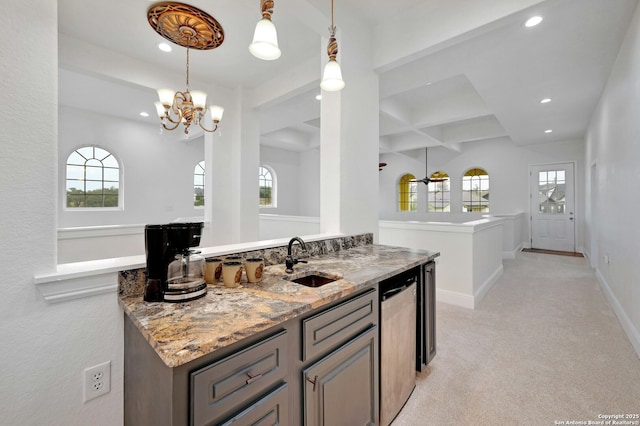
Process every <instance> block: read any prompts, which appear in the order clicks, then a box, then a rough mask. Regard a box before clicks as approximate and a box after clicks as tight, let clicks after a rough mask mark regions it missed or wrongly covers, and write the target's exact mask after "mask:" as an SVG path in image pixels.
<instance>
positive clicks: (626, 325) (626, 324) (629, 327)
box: [596, 269, 640, 358]
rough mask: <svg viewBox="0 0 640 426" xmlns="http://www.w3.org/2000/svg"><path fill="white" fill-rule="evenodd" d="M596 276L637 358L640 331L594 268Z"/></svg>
mask: <svg viewBox="0 0 640 426" xmlns="http://www.w3.org/2000/svg"><path fill="white" fill-rule="evenodd" d="M596 277H597V278H598V281H599V282H600V287H601V288H602V291H603V292H604V295H605V296H606V298H607V300H608V301H609V304H610V305H611V307H612V308H613V312H615V314H616V316H617V317H618V321H619V322H620V325H621V326H622V329H623V330H624V332H625V333H626V334H627V337H628V338H629V341H630V342H631V346H633V349H635V351H636V354H637V355H638V358H640V332H638V329H636V328H635V326H634V325H633V323H632V322H631V319H630V318H629V317H628V316H627V313H626V312H625V311H624V309H622V305H621V304H620V302H619V301H618V298H617V297H616V296H615V294H613V291H612V290H611V287H610V286H609V283H608V282H607V280H606V279H605V278H604V276H603V275H602V274H601V273H600V270H599V269H596Z"/></svg>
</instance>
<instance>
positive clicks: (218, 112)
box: [209, 105, 224, 122]
mask: <svg viewBox="0 0 640 426" xmlns="http://www.w3.org/2000/svg"><path fill="white" fill-rule="evenodd" d="M209 111H211V119H212V120H213V121H214V122H216V121H221V120H222V113H223V112H224V108H222V107H221V106H218V105H210V106H209Z"/></svg>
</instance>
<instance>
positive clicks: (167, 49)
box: [158, 43, 171, 52]
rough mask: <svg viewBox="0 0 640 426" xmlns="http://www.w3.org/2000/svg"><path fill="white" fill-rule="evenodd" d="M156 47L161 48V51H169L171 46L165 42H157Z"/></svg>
mask: <svg viewBox="0 0 640 426" xmlns="http://www.w3.org/2000/svg"><path fill="white" fill-rule="evenodd" d="M158 49H160V50H162V51H163V52H171V46H169V45H168V44H167V43H158Z"/></svg>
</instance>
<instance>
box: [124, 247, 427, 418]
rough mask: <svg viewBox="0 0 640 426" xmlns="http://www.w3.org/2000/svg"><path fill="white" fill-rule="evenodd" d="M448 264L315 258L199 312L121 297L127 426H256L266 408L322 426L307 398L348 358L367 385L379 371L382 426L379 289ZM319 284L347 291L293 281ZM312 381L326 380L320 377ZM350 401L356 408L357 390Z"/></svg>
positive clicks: (339, 255) (373, 256)
mask: <svg viewBox="0 0 640 426" xmlns="http://www.w3.org/2000/svg"><path fill="white" fill-rule="evenodd" d="M438 255H439V253H436V252H431V251H425V250H411V249H406V248H399V247H389V246H380V245H374V244H368V245H364V246H360V247H354V248H349V249H348V250H342V251H338V252H335V253H331V254H326V255H320V256H317V257H311V258H309V259H308V261H309V263H308V264H298V265H296V266H295V268H294V269H295V270H294V273H293V274H287V273H285V270H284V265H280V264H278V265H271V266H267V267H266V268H265V274H264V276H263V279H262V282H260V283H256V284H251V283H247V282H244V281H243V282H242V284H241V286H240V287H238V288H226V287H223V286H219V285H211V286H209V287H208V292H207V295H206V296H205V297H204V298H201V299H198V300H194V301H191V302H187V303H177V304H172V303H148V302H144V301H143V300H142V297H141V294H135V293H130V294H121V296H120V303H121V304H122V306H123V308H124V311H125V314H126V318H125V423H127V424H134V423H135V422H136V421H139V419H141V418H145V419H146V420H150V419H153V422H154V424H168V425H178V424H214V423H218V422H219V421H222V419H223V418H225V419H226V418H229V419H234V418H235V417H237V416H240V417H238V418H241V419H243V420H242V421H245V422H246V421H247V419H250V418H252V417H251V416H252V415H253V414H252V413H253V412H254V411H256V410H257V407H259V408H262V409H264V408H265V407H266V408H267V409H266V412H267V413H271V414H270V415H273V416H275V417H274V418H276V419H278V422H280V424H287V422H288V423H289V424H298V423H302V422H303V421H302V420H299V419H303V420H304V423H307V424H315V423H314V419H317V418H319V417H318V416H320V417H322V415H323V412H324V410H323V408H322V407H321V406H318V404H320V405H322V404H326V403H327V401H323V400H322V399H321V398H320V399H318V398H313V397H311V398H307V397H305V396H302V397H301V398H298V397H295V395H297V394H300V393H301V392H300V390H302V391H303V393H305V392H306V387H307V385H308V386H312V389H311V388H310V389H309V393H314V394H318V393H316V392H315V390H316V385H318V384H319V385H320V386H322V385H323V384H322V383H321V380H322V377H321V376H322V368H321V367H322V365H321V363H320V361H323V360H325V359H326V360H328V361H330V362H328V364H327V363H325V365H333V364H335V365H336V366H337V365H340V363H341V362H342V361H340V360H341V358H340V356H343V357H344V359H345V361H346V362H349V365H354V366H356V367H358V366H360V367H358V368H355V369H354V372H353V374H354V375H355V376H359V375H361V373H362V372H363V371H370V374H369V376H368V377H369V380H368V381H367V383H366V385H364V386H366V387H367V389H369V388H370V391H371V392H372V393H371V395H369V396H370V398H369V396H368V395H365V398H363V399H362V406H363V407H364V408H365V409H363V410H362V411H367V412H368V414H367V416H369V417H370V418H371V419H372V420H373V423H376V422H377V420H376V419H377V415H378V413H377V410H378V399H377V391H378V390H377V386H378V385H377V378H378V375H377V369H378V365H377V364H378V335H377V334H378V330H377V323H378V315H379V314H378V294H377V285H378V283H379V282H380V281H382V280H385V279H387V278H390V277H393V276H395V275H397V274H399V273H402V272H404V271H407V270H409V269H411V268H414V267H417V266H420V265H424V264H426V263H429V262H432V261H433V260H434V259H435V257H437V256H438ZM310 272H314V273H320V274H322V275H325V276H331V277H333V278H335V281H333V282H330V283H328V284H325V285H324V286H321V287H317V288H311V287H306V286H303V285H299V284H296V283H293V282H291V281H290V279H291V278H295V277H299V276H302V275H306V274H308V273H310ZM314 327H315V328H314ZM332 328H333V329H332ZM309 339H311V340H309ZM313 339H316V341H313ZM340 351H341V352H340ZM341 354H342V355H341ZM254 355H255V356H254ZM354 357H355V358H354ZM358 360H361V361H362V362H360V361H358ZM365 361H366V362H365ZM345 365H347V364H343V367H344V366H345ZM367 369H368V370H367ZM258 370H261V371H260V372H258ZM262 370H264V371H262ZM306 370H310V371H311V372H312V373H314V372H317V371H320V372H321V373H320V374H315V373H314V374H312V375H311V376H308V375H306V373H305V371H306ZM330 370H331V371H334V372H335V368H331V369H330ZM229 371H231V372H232V373H233V371H237V372H238V374H237V375H236V376H234V375H233V374H231V375H230V376H225V377H223V378H222V379H220V381H218V382H216V380H218V379H217V376H216V375H217V374H218V373H220V372H223V373H224V372H229ZM301 373H302V374H301ZM347 373H348V371H347ZM355 376H354V377H355ZM239 377H242V378H241V379H240V378H239ZM309 377H310V378H311V379H309ZM345 377H346V378H347V379H348V380H347V381H348V382H351V381H352V380H351V379H352V377H351V376H349V375H348V374H347V375H346V376H345ZM238 380H239V382H238ZM303 381H304V382H305V383H303ZM236 382H238V383H239V384H238V385H235V384H234V383H236ZM212 383H214V384H213V385H212ZM216 383H217V384H216ZM201 384H202V388H199V386H200V385H201ZM343 384H344V383H343ZM325 385H326V386H333V385H332V384H331V383H325ZM303 388H304V389H303ZM223 389H226V390H224V391H223ZM344 391H345V396H346V395H347V394H348V393H347V392H349V388H348V387H347V388H346V389H344ZM216 392H218V394H216ZM221 393H224V395H222V394H221ZM244 394H246V395H244ZM285 396H287V397H285ZM349 397H350V398H353V395H352V394H349ZM225 399H226V400H225ZM339 399H340V398H339V397H338V398H337V400H339ZM222 400H225V401H222ZM289 401H290V402H289ZM245 402H246V403H250V404H249V405H248V406H246V407H245V406H243V405H242V404H243V403H245ZM256 404H257V405H256ZM270 404H271V405H270ZM273 404H275V405H273ZM272 406H273V407H275V408H273V410H272V409H271V408H269V407H272ZM334 408H335V407H334ZM270 410H271V411H270ZM263 411H264V410H263ZM334 411H335V410H334ZM350 411H351V410H350ZM301 413H302V414H301ZM365 417H366V416H365ZM354 421H359V420H358V419H357V418H354ZM364 421H366V419H365V420H364Z"/></svg>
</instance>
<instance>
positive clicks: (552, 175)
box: [529, 163, 576, 252]
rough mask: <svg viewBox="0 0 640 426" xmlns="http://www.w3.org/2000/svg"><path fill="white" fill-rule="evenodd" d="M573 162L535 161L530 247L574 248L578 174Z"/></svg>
mask: <svg viewBox="0 0 640 426" xmlns="http://www.w3.org/2000/svg"><path fill="white" fill-rule="evenodd" d="M574 169H575V167H574V164H573V163H555V164H542V165H533V166H531V167H530V169H529V176H530V178H529V179H530V191H531V192H530V194H531V248H533V249H543V250H557V251H567V252H575V247H576V243H575V176H574Z"/></svg>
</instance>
